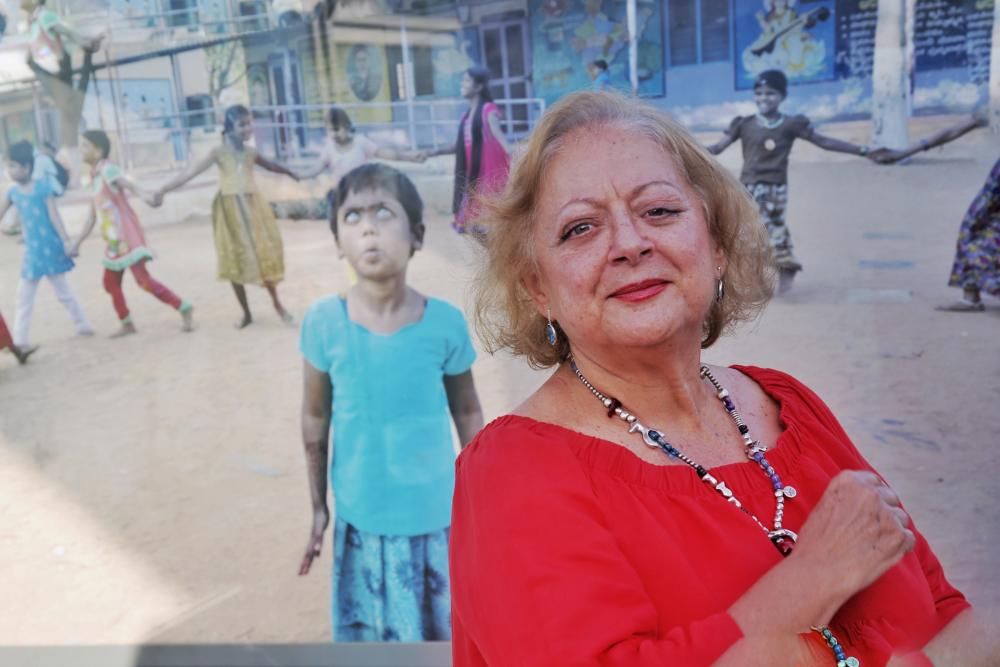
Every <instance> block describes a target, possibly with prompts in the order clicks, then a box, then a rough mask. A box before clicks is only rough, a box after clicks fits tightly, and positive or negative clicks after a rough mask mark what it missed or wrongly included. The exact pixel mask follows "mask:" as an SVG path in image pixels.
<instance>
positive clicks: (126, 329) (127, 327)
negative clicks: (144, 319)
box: [111, 322, 139, 338]
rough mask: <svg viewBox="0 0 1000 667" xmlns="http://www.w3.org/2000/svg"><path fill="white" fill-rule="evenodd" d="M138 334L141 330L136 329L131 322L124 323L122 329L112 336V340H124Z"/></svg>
mask: <svg viewBox="0 0 1000 667" xmlns="http://www.w3.org/2000/svg"><path fill="white" fill-rule="evenodd" d="M136 333H139V330H138V329H136V328H135V325H134V324H132V323H131V322H122V327H121V329H119V330H118V331H116V332H114V333H113V334H111V338H124V337H125V336H131V335H132V334H136Z"/></svg>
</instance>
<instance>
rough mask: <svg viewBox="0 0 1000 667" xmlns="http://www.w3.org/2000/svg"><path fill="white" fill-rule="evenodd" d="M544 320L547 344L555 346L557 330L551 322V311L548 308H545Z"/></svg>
mask: <svg viewBox="0 0 1000 667" xmlns="http://www.w3.org/2000/svg"><path fill="white" fill-rule="evenodd" d="M545 320H546V322H547V324H546V325H545V338H546V339H548V341H549V345H551V346H552V347H555V346H556V343H558V342H559V332H558V331H556V326H555V325H554V324H552V313H551V312H550V311H549V309H548V308H546V309H545Z"/></svg>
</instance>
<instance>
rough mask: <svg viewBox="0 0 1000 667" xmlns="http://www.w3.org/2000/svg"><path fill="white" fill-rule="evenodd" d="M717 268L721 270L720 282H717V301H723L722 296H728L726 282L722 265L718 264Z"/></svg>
mask: <svg viewBox="0 0 1000 667" xmlns="http://www.w3.org/2000/svg"><path fill="white" fill-rule="evenodd" d="M716 270H717V271H718V272H719V282H717V283H716V284H715V302H716V303H722V298H723V297H724V296H726V284H725V283H724V282H722V267H721V266H717V267H716Z"/></svg>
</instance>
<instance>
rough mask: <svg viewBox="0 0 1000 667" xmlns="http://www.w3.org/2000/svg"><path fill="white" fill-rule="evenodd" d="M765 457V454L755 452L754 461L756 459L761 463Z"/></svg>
mask: <svg viewBox="0 0 1000 667" xmlns="http://www.w3.org/2000/svg"><path fill="white" fill-rule="evenodd" d="M763 459H764V455H763V454H761V453H760V452H755V453H754V455H753V460H754V461H756V462H757V463H760V462H761V461H762V460H763Z"/></svg>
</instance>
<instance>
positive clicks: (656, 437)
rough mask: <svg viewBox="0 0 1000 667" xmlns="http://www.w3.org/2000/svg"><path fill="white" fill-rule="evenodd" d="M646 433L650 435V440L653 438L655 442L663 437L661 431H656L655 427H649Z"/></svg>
mask: <svg viewBox="0 0 1000 667" xmlns="http://www.w3.org/2000/svg"><path fill="white" fill-rule="evenodd" d="M646 433H647V434H648V435H649V438H650V440H653V441H654V442H659V441H660V438H661V437H663V436H661V435H660V432H659V431H654V430H653V429H649V430H648V431H646Z"/></svg>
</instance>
